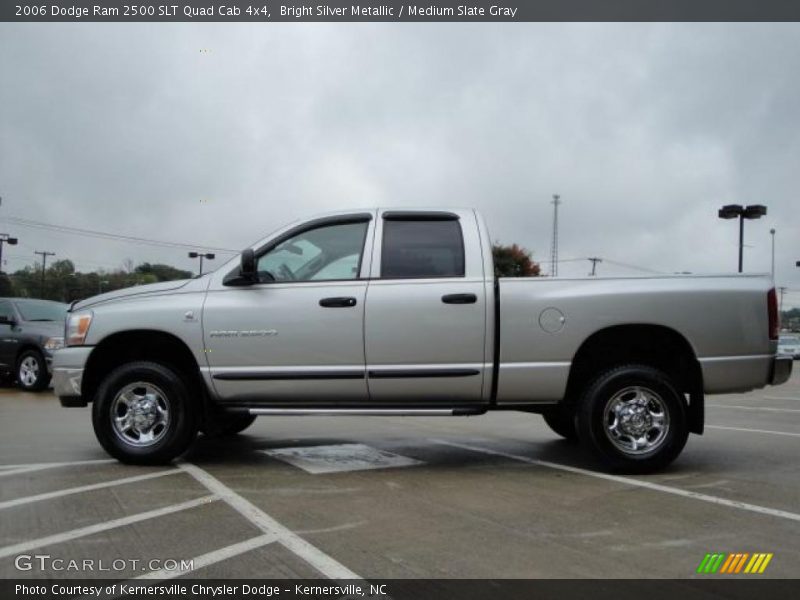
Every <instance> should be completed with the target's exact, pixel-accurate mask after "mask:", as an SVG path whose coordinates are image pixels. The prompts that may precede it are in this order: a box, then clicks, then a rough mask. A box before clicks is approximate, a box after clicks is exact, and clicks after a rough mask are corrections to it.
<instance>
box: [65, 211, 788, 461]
mask: <svg viewBox="0 0 800 600" xmlns="http://www.w3.org/2000/svg"><path fill="white" fill-rule="evenodd" d="M491 247H492V245H491V238H490V237H489V233H488V231H487V229H486V226H485V224H484V221H483V219H482V218H481V217H480V215H479V214H478V213H477V212H475V211H473V210H413V211H410V210H385V209H378V210H368V211H360V212H346V213H337V214H331V215H326V216H322V217H318V218H315V219H312V220H309V221H305V222H299V223H294V224H292V225H289V226H287V227H285V228H283V229H281V230H279V231H277V232H275V233H274V234H272V235H270V236H269V237H267V238H266V239H264V240H262V241H260V242H258V243H256V244H254V245H253V246H251V247H249V248H247V249H245V250H244V251H243V252H242V254H241V256H240V257H237V258H235V259H233V260H231V261H230V262H228V263H226V264H224V265H223V266H222V267H221V268H219V269H218V270H217V271H215V272H213V273H209V274H206V275H204V276H202V277H198V278H196V279H192V280H188V281H174V282H168V283H160V284H154V285H146V286H140V287H134V288H129V289H125V290H120V291H116V292H112V293H107V294H102V295H100V296H95V297H93V298H89V299H87V300H84V301H82V302H79V303H77V304H75V305H74V306H73V307H72V309H71V312H70V314H69V318H68V320H67V324H66V331H65V341H66V346H67V347H65V348H64V349H62V350H59V351H58V352H57V353H56V355H55V359H54V376H53V381H54V386H55V389H56V393H57V394H58V396H59V397H60V399H61V403H62V404H63V405H64V406H86V405H87V403H88V402H92V403H93V409H92V419H93V424H94V430H95V433H96V435H97V438H98V440H99V441H100V443H101V444H102V446H103V447H104V448H105V449H106V451H108V452H109V453H110V454H111V455H112V456H114V457H116V458H118V459H119V460H121V461H124V462H130V463H140V464H153V463H160V462H165V461H169V460H171V459H173V458H175V457H176V456H178V455H180V454H182V453H183V452H184V451H186V450H187V448H188V447H189V445H190V444H191V443H192V441H193V440H194V439H195V437H196V436H197V433H198V431H203V432H205V433H206V434H209V435H222V434H231V433H237V432H239V431H242V430H243V429H244V428H246V427H247V426H249V425H250V424H251V423H252V422H253V420H254V419H255V417H257V416H259V415H269V416H280V415H411V416H433V415H478V414H482V413H485V412H486V411H489V410H518V411H526V412H534V413H541V414H542V415H543V416H544V419H545V421H546V422H547V424H548V425H549V426H550V427H551V428H552V429H553V430H554V431H555V432H556V433H558V434H559V435H561V436H564V437H566V438H570V439H572V438H576V439H579V440H580V441H581V442H582V443H583V444H585V445H586V446H587V447H588V448H589V449H591V450H592V451H593V452H594V453H595V454H596V455H597V456H599V457H600V458H601V459H602V460H603V461H604V462H605V463H606V464H607V465H608V466H609V467H610V468H613V469H623V470H627V471H637V472H644V471H651V470H653V469H657V468H660V467H663V466H664V465H666V464H668V463H669V462H671V461H672V460H673V459H675V457H676V456H677V455H678V454H679V453H680V452H681V450H682V448H683V446H684V444H685V443H686V439H687V437H688V434H689V433H690V432H693V433H702V431H703V402H704V395H705V394H721V393H728V392H744V391H747V390H752V389H755V388H760V387H764V386H765V385H767V384H773V385H777V384H780V383H783V382H784V381H786V380H787V379H788V377H789V375H790V372H791V364H792V361H791V358H789V357H782V356H776V348H777V340H778V328H779V326H778V313H777V304H776V298H775V290H774V288H773V284H772V281H771V280H770V279H769V278H768V277H765V276H750V275H744V276H741V275H740V276H708V277H698V276H690V277H670V276H666V277H633V278H594V277H592V278H586V279H560V278H547V277H537V278H520V279H511V278H508V279H506V278H500V279H498V278H496V277H495V274H494V267H493V263H492V252H491Z"/></svg>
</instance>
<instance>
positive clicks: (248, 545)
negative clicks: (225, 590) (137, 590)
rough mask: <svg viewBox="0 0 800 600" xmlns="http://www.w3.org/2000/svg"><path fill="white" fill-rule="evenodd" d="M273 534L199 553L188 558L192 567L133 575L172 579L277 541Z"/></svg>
mask: <svg viewBox="0 0 800 600" xmlns="http://www.w3.org/2000/svg"><path fill="white" fill-rule="evenodd" d="M277 539H278V538H276V537H275V536H274V535H272V534H269V533H265V534H264V535H259V536H258V537H254V538H251V539H249V540H246V541H244V542H239V543H238V544H231V545H230V546H226V547H225V548H220V549H219V550H214V551H212V552H208V553H206V554H201V555H200V556H195V557H194V558H192V559H190V560H191V561H192V565H193V566H194V569H184V570H178V569H176V570H174V571H169V570H167V569H160V570H158V571H151V572H149V573H145V574H144V575H140V576H139V577H134V580H136V579H149V580H157V581H164V580H165V579H174V578H175V577H181V576H183V575H186V574H187V573H194V572H195V571H197V570H198V569H202V568H203V567H208V566H210V565H213V564H214V563H218V562H220V561H223V560H227V559H229V558H233V557H234V556H239V555H240V554H244V553H245V552H250V551H251V550H255V549H256V548H260V547H261V546H266V545H267V544H271V543H272V542H275V541H277Z"/></svg>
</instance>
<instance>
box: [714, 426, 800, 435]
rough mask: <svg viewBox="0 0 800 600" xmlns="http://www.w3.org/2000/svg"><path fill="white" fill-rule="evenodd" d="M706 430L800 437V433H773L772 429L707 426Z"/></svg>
mask: <svg viewBox="0 0 800 600" xmlns="http://www.w3.org/2000/svg"><path fill="white" fill-rule="evenodd" d="M706 429H726V430H728V431H746V432H748V433H769V434H771V435H788V436H791V437H800V433H791V432H789V431H773V430H771V429H748V428H746V427H725V426H723V425H706Z"/></svg>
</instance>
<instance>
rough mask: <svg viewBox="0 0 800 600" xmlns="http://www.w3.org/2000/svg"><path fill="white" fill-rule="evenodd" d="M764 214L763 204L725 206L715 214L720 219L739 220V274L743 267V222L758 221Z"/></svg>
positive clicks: (765, 212) (765, 211) (765, 210)
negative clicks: (746, 220) (747, 220)
mask: <svg viewBox="0 0 800 600" xmlns="http://www.w3.org/2000/svg"><path fill="white" fill-rule="evenodd" d="M766 214H767V207H766V206H764V205H763V204H750V205H749V206H746V207H745V206H742V205H741V204H726V205H725V206H723V207H722V208H720V209H719V212H718V213H717V216H719V218H720V219H735V218H737V217H738V218H739V273H741V272H742V268H743V265H744V261H743V258H744V220H745V219H760V218H761V217H763V216H764V215H766Z"/></svg>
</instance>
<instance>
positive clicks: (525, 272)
mask: <svg viewBox="0 0 800 600" xmlns="http://www.w3.org/2000/svg"><path fill="white" fill-rule="evenodd" d="M492 256H493V257H494V274H495V275H496V276H497V277H538V276H539V275H541V267H540V266H539V263H537V262H535V261H534V260H533V257H532V256H531V253H530V251H528V250H526V249H525V248H523V247H522V246H519V245H518V244H511V245H510V246H503V245H502V244H499V243H495V244H494V245H493V246H492Z"/></svg>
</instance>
